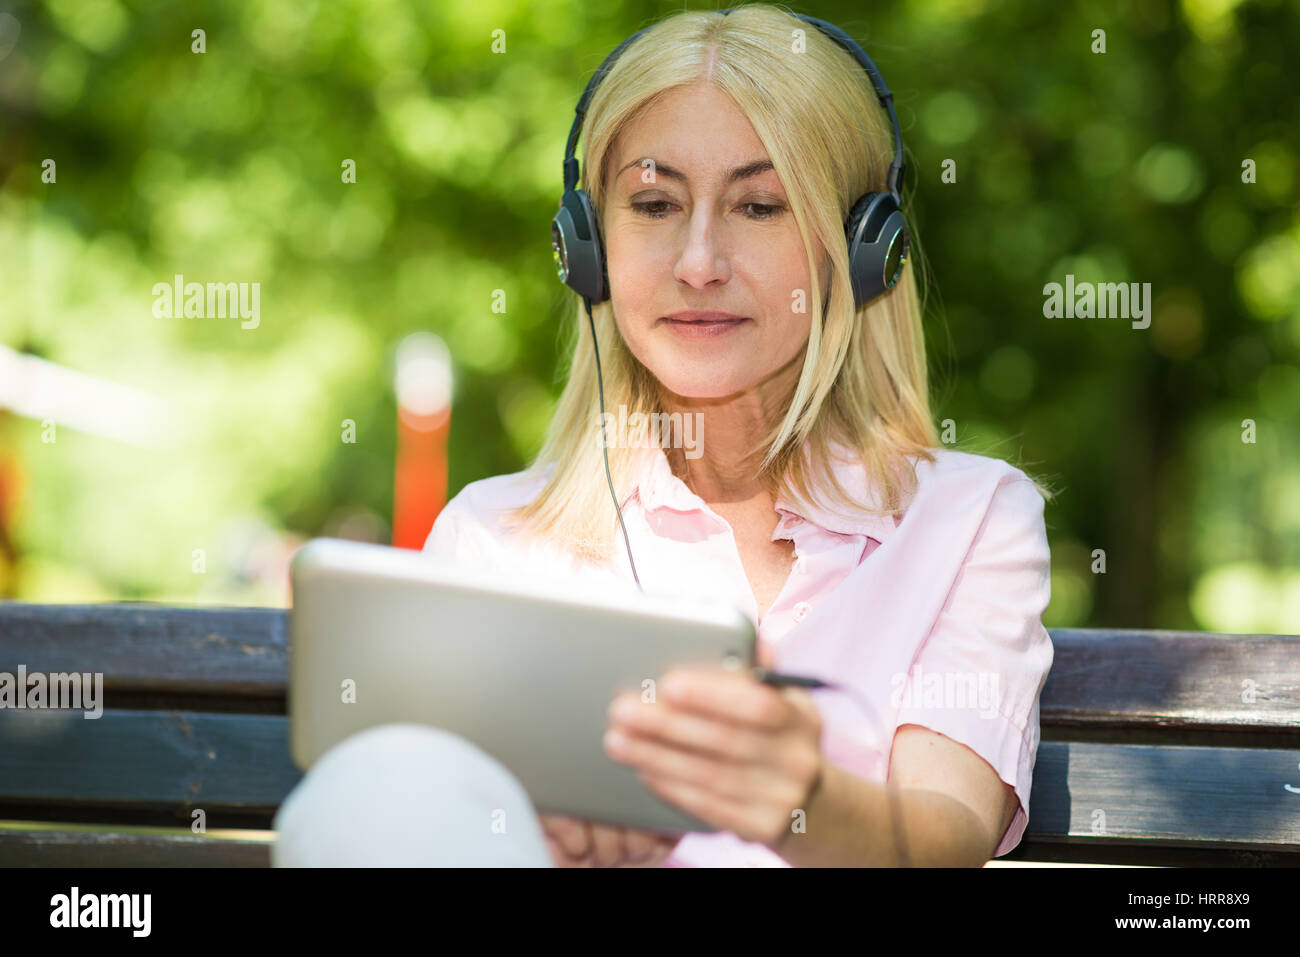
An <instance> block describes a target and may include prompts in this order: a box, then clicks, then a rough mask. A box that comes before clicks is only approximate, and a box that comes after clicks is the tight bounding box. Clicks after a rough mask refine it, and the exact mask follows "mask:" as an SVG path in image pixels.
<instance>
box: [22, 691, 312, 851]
mask: <svg viewBox="0 0 1300 957" xmlns="http://www.w3.org/2000/svg"><path fill="white" fill-rule="evenodd" d="M288 732H289V723H288V719H287V718H284V717H280V716H276V715H237V714H205V713H179V712H167V711H105V712H104V714H103V716H102V717H100V718H98V719H96V720H86V719H85V718H83V717H82V716H81V714H80V713H79V712H58V711H0V817H6V818H11V819H12V818H27V817H29V816H30V817H32V818H33V819H38V820H49V819H51V817H50V815H51V814H52V813H53V814H54V817H53V819H55V820H75V819H76V818H73V817H67V816H61V815H60V814H59V813H58V811H57V810H52V809H51V808H50V807H49V806H50V805H54V806H58V807H64V806H82V807H95V808H102V809H103V811H101V812H97V814H102V817H92V818H91V819H92V820H104V821H108V822H112V821H115V820H116V821H118V822H122V821H129V822H130V823H146V822H153V821H157V822H158V823H163V824H172V825H175V824H178V823H179V824H183V825H186V826H188V825H189V824H190V823H191V815H190V810H191V809H194V808H202V809H203V811H204V812H205V814H206V817H207V826H208V827H215V826H220V822H230V823H231V824H233V825H235V826H240V825H242V826H259V827H270V820H271V817H272V816H273V815H274V813H275V809H276V808H277V807H278V806H279V805H280V803H281V802H282V801H283V800H284V798H285V796H286V795H287V794H288V793H289V791H290V790H291V789H292V788H293V786H294V785H295V784H296V783H297V782H298V780H299V779H300V778H301V776H302V775H301V772H299V771H298V769H297V768H296V767H295V766H294V764H293V762H292V761H291V760H290V757H289V739H288ZM114 811H117V812H121V814H120V816H114ZM24 812H25V813H24Z"/></svg>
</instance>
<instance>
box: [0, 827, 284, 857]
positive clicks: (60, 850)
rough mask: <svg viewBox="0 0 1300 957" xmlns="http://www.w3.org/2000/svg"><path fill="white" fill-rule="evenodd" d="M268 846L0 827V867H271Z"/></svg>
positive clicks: (166, 836) (183, 836)
mask: <svg viewBox="0 0 1300 957" xmlns="http://www.w3.org/2000/svg"><path fill="white" fill-rule="evenodd" d="M270 864H271V842H270V841H264V840H248V839H244V838H239V839H232V838H215V837H204V836H201V835H196V834H184V833H177V834H135V833H130V832H125V833H124V832H121V831H107V832H94V831H46V830H40V831H24V830H11V829H7V828H0V867H269V866H270Z"/></svg>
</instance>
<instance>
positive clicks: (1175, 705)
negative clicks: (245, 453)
mask: <svg viewBox="0 0 1300 957" xmlns="http://www.w3.org/2000/svg"><path fill="white" fill-rule="evenodd" d="M285 626H286V612H285V610H284V609H281V608H177V607H171V606H166V605H151V604H147V603H142V602H119V603H106V604H96V605H37V604H28V603H23V602H0V671H9V672H14V671H16V669H17V666H18V665H19V664H25V665H26V666H27V668H28V670H29V671H46V672H55V671H83V672H84V671H90V672H96V671H99V672H103V673H104V676H105V677H104V684H105V693H106V697H107V698H108V701H109V702H110V704H112V705H113V706H115V707H130V708H156V707H158V708H173V709H177V710H195V711H212V710H222V711H248V712H255V711H256V712H269V713H277V714H284V713H285V689H286V684H287V680H288V657H287V654H288V650H287V639H286V633H285ZM1051 634H1052V641H1053V644H1054V646H1055V649H1056V652H1055V660H1054V661H1053V665H1052V670H1051V672H1050V674H1049V675H1048V678H1047V683H1046V685H1045V686H1044V688H1043V695H1042V704H1041V708H1042V710H1041V725H1042V728H1043V731H1044V737H1046V738H1064V739H1068V738H1071V737H1072V736H1076V735H1073V733H1072V732H1075V731H1080V730H1083V731H1095V732H1099V733H1106V732H1109V731H1125V730H1132V731H1141V732H1144V739H1150V738H1152V737H1154V736H1155V735H1168V734H1173V733H1174V732H1179V731H1188V732H1207V733H1233V732H1236V733H1245V734H1250V733H1256V734H1259V735H1260V737H1261V739H1265V738H1268V739H1269V740H1268V741H1267V743H1268V744H1272V745H1274V746H1276V744H1277V743H1278V742H1277V741H1276V740H1274V739H1276V738H1278V737H1279V735H1281V736H1289V735H1292V734H1294V735H1296V738H1297V741H1298V742H1300V637H1297V636H1288V635H1213V634H1204V633H1200V632H1181V631H1128V630H1104V629H1072V628H1061V629H1054V630H1052V632H1051ZM1246 682H1253V683H1254V700H1253V701H1243V700H1242V697H1243V692H1244V691H1248V690H1249V688H1250V687H1251V686H1250V685H1249V684H1244V683H1246ZM1247 697H1249V694H1248V695H1247ZM241 699H242V700H241ZM1175 738H1176V735H1175ZM1157 743H1158V739H1157ZM1196 743H1222V742H1211V741H1199V740H1198V741H1196ZM1229 743H1232V744H1236V743H1237V742H1236V740H1235V739H1234V740H1233V741H1232V742H1229Z"/></svg>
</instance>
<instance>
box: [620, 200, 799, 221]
mask: <svg viewBox="0 0 1300 957" xmlns="http://www.w3.org/2000/svg"><path fill="white" fill-rule="evenodd" d="M671 205H672V203H670V202H668V200H666V199H655V200H651V201H649V202H645V203H633V204H632V208H633V209H634V210H636V212H637V214H638V215H640V216H645V217H646V218H647V219H663V218H664V217H665V216H667V215H668V213H667V211H663V212H657V211H652V210H651V209H650V207H651V206H671ZM741 208H742V209H752V210H753V212H752V213H750V214H748V215H749V218H750V219H754V220H758V221H759V222H763V221H765V220H769V219H776V218H777V217H778V216H780V215H781V213H783V212H785V207H784V206H776V205H774V204H771V203H745V204H743V205H742V206H741Z"/></svg>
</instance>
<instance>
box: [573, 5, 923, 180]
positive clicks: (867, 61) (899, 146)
mask: <svg viewBox="0 0 1300 957" xmlns="http://www.w3.org/2000/svg"><path fill="white" fill-rule="evenodd" d="M717 12H718V13H721V14H722V15H723V16H724V17H725V16H726V15H727V14H729V13H731V8H730V7H728V8H727V9H725V10H719V11H717ZM793 16H795V17H798V18H799V19H800V20H803V21H804V22H805V23H810V24H812V25H813V26H814V27H816V28H817V29H818V30H819V31H821V33H822V34H824V35H825V36H826V37H828V38H829V39H831V40H834V41H835V42H836V43H837V44H839V46H840V47H841V48H843V49H844V50H845V51H847V52H848V53H849V55H850V56H852V57H853V58H854V59H855V60H857V61H858V64H859V65H860V66H861V67H862V69H863V70H865V71H866V73H867V76H868V77H870V78H871V85H872V87H873V88H874V89H875V91H876V98H877V99H879V100H880V105H881V106H883V107H884V108H885V109H886V110H888V111H889V119H890V122H891V123H892V124H893V127H894V159H893V162H891V163H890V164H889V175H888V178H887V179H886V188H887V189H888V190H889V192H890V193H891V194H892V195H893V197H894V199H895V200H896V201H900V202H901V191H902V188H903V176H904V173H905V172H906V167H905V166H904V164H903V136H902V133H901V132H900V130H899V126H898V114H897V113H895V112H894V94H893V93H891V92H890V91H889V87H888V86H887V85H886V84H885V78H884V77H883V76H881V75H880V71H879V70H878V69H876V64H875V63H873V62H872V60H871V57H869V56H867V51H865V50H864V49H862V47H861V45H859V44H858V42H857V41H856V40H854V39H853V38H852V37H851V36H849V35H848V34H847V33H845V32H844V31H843V30H841V29H840V28H839V27H837V26H835V24H833V23H827V22H826V21H825V20H818V19H817V18H816V17H809V16H805V15H804V14H802V13H795V14H793ZM652 29H654V27H653V26H649V27H643V28H642V29H640V30H638V31H637V32H636V33H634V34H632V35H631V36H630V37H628V38H627V39H626V40H624V41H623V42H622V43H620V44H619V45H618V46H616V47H615V48H614V51H613V52H612V53H610V54H609V56H607V57H605V59H604V61H603V62H602V63H601V64H600V66H599V67H598V68H597V70H596V72H595V73H593V74H592V77H591V79H590V80H588V81H587V88H586V89H585V90H583V91H582V97H581V98H580V99H579V100H578V105H577V107H576V109H575V110H574V117H573V126H572V127H571V128H570V129H569V141H568V143H567V145H566V146H565V148H564V189H565V191H566V192H567V191H569V190H571V189H576V188H577V186H578V160H577V154H576V150H577V147H578V137H579V136H580V135H581V134H582V120H583V118H584V117H585V116H586V115H587V103H588V102H589V101H590V100H591V95H592V93H594V92H595V89H596V87H597V86H599V85H600V81H601V80H602V79H604V77H605V74H606V73H608V72H609V71H610V69H611V68H612V67H613V65H614V62H615V61H616V60H617V59H618V57H619V55H620V54H621V53H622V52H623V51H624V50H625V49H627V47H628V46H630V45H631V44H632V42H633V41H635V40H636V38H637V37H639V36H641V34H643V33H645V32H646V31H647V30H652Z"/></svg>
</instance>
